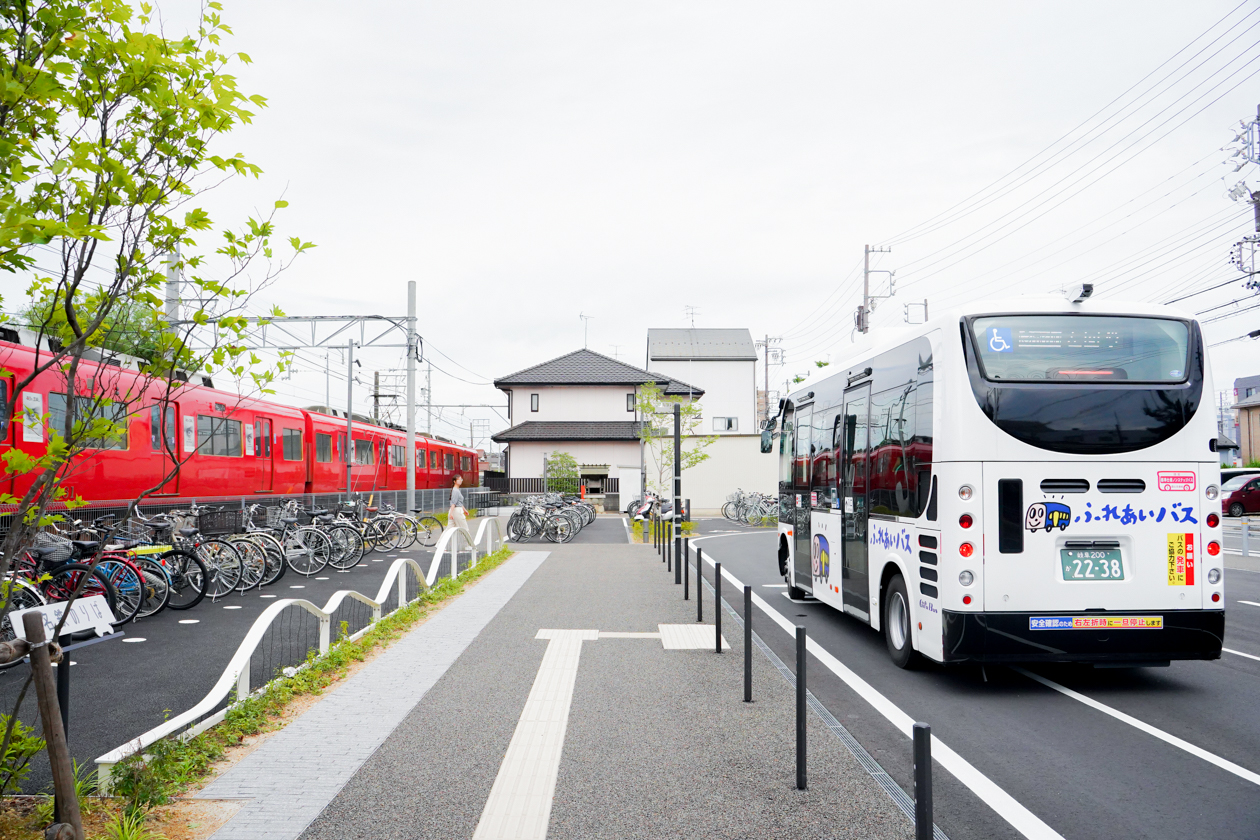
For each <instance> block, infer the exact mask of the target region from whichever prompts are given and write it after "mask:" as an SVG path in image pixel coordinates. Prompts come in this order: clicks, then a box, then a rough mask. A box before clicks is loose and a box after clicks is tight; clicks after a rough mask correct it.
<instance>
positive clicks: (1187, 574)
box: [1168, 534, 1194, 586]
mask: <svg viewBox="0 0 1260 840" xmlns="http://www.w3.org/2000/svg"><path fill="white" fill-rule="evenodd" d="M1168 585H1169V586H1194V534H1169V535H1168Z"/></svg>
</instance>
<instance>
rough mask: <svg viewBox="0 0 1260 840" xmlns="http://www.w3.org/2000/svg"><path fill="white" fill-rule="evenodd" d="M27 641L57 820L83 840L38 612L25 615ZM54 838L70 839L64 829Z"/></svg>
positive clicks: (76, 839) (65, 665)
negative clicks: (42, 726)
mask: <svg viewBox="0 0 1260 840" xmlns="http://www.w3.org/2000/svg"><path fill="white" fill-rule="evenodd" d="M22 624H23V626H24V627H25V628H26V640H27V641H28V642H29V643H30V645H31V673H32V674H33V675H34V677H35V696H36V698H38V700H39V717H40V720H41V722H42V723H43V725H44V741H45V742H46V743H47V745H48V746H47V749H48V764H49V765H50V766H51V768H52V777H53V794H54V795H55V796H56V803H57V819H58V820H59V821H60V822H62V823H64V824H68V825H69V827H70V829H71V830H72V831H73V832H74V833H73V834H72V835H69V836H71V837H73V838H74V840H83V818H82V817H81V816H80V815H79V799H78V797H77V796H75V794H74V770H73V768H72V767H71V765H70V749H69V747H68V746H67V745H66V731H65V729H64V728H62V725H61V709H60V707H59V706H58V704H57V686H56V684H55V683H54V682H53V673H52V660H51V658H50V656H49V646H48V645H46V644H44V641H45V639H44V617H43V616H42V615H40V614H39V613H38V612H28V613H27V614H26V615H24V616H22ZM61 662H62V664H61V665H60V666H59V667H61V668H69V667H70V657H68V656H65V655H64V654H63V655H62V657H61ZM54 836H57V837H62V836H67V835H66V833H65V831H64V830H63V831H62V832H61V834H55V835H54Z"/></svg>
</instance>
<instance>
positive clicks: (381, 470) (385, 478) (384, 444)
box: [376, 440, 392, 490]
mask: <svg viewBox="0 0 1260 840" xmlns="http://www.w3.org/2000/svg"><path fill="white" fill-rule="evenodd" d="M377 449H378V450H379V451H380V457H379V458H377V459H376V489H377V490H386V489H388V488H389V468H390V467H391V466H392V465H391V464H390V457H389V456H390V455H391V454H392V452H391V450H390V446H389V441H388V440H382V441H380V442H378V443H377Z"/></svg>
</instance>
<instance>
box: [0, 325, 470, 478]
mask: <svg viewBox="0 0 1260 840" xmlns="http://www.w3.org/2000/svg"><path fill="white" fill-rule="evenodd" d="M35 364H36V353H35V350H34V349H33V348H31V347H26V346H23V345H22V344H18V343H14V342H9V341H0V369H3V370H4V371H7V372H8V373H9V374H11V377H6V378H4V379H0V456H2V455H3V454H4V453H5V452H8V451H10V450H17V451H20V452H23V453H26V454H28V455H31V456H40V455H43V454H44V452H45V451H46V447H47V439H46V438H47V431H46V429H45V426H44V421H43V418H45V417H47V418H48V421H49V422H50V423H52V424H53V426H54V427H59V426H60V424H62V423H64V419H65V412H66V411H67V407H68V406H69V407H70V410H74V407H73V405H72V403H73V400H70V399H68V398H67V391H68V390H71V389H67V387H66V382H65V376H64V374H63V373H62V372H61V371H60V370H59V369H57V370H50V371H46V372H44V373H42V374H40V375H39V376H38V377H37V378H36V379H35V381H34V382H33V383H32V384H31V385H30V386H28V387H27V388H26V389H25V390H24V391H23V392H22V394H21V395H19V397H18V398H17V399H16V400H15V399H14V397H13V394H12V388H13V383H14V381H15V379H23V378H25V377H26V376H27V375H28V374H29V373H30V372H31V371H32V370H33V369H34V367H35ZM78 376H79V382H80V383H81V385H80V391H81V393H85V394H86V393H90V394H94V395H98V396H99V395H100V394H102V393H104V394H105V395H107V396H113V397H115V399H114V400H112V401H111V400H104V401H98V408H97V410H98V411H99V412H102V413H105V414H108V415H109V416H110V419H112V420H113V421H114V422H116V423H123V424H124V425H125V426H126V431H125V432H124V433H123V434H121V435H119V436H117V437H115V438H112V439H108V440H105V439H103V440H101V441H99V442H98V443H99V445H98V446H92V447H90V448H88V449H87V450H86V451H84V452H83V453H82V454H80V455H78V456H76V457H75V459H74V461H73V463H72V465H71V467H70V469H69V470H68V472H67V474H66V477H65V480H64V482H63V486H64V487H65V489H66V490H67V492H68V494H69V495H70V497H72V498H73V497H79V498H83V499H85V500H88V501H113V500H123V499H131V498H135V497H136V496H138V495H140V494H141V493H145V492H151V493H152V496H153V497H154V498H162V499H174V498H197V499H213V498H224V497H239V496H254V495H268V494H270V495H294V494H298V493H303V492H306V493H337V492H345V490H346V477H345V476H346V469H345V467H346V458H347V456H348V454H351V453H352V458H353V461H352V469H351V488H352V489H353V490H354V491H356V492H371V491H377V490H404V489H406V486H407V469H406V457H405V456H406V435H405V434H404V433H403V432H400V431H398V430H397V429H390V428H385V427H381V426H376V425H371V424H363V423H355V424H354V426H353V442H352V444H351V445H350V446H347V442H346V433H345V420H344V419H341V418H336V417H330V416H328V415H326V414H319V413H317V412H311V411H306V410H304V409H298V408H293V407H291V406H286V405H281V404H279V403H274V402H270V401H267V400H261V399H256V398H251V397H241V396H240V395H238V394H233V393H230V392H227V391H221V390H217V389H215V388H213V387H212V386H210V385H209V384H204V383H203V384H195V383H193V382H188V383H180V384H179V386H178V387H177V388H175V389H171V390H170V391H169V393H168V388H167V387H166V383H165V382H164V381H161V380H154V379H153V378H152V377H149V376H145V375H143V374H141V373H140V372H139V371H138V370H136V369H134V368H133V367H129V366H123V365H121V364H112V363H111V364H103V365H101V364H96V363H94V362H88V361H84V362H82V363H81V365H80V369H79V373H78ZM124 412H125V414H124ZM416 452H417V457H416V487H417V488H433V487H449V486H450V485H451V480H452V479H453V478H454V475H455V474H456V472H459V473H460V474H462V475H464V481H465V484H466V485H467V486H473V485H475V484H476V483H477V475H478V463H477V453H476V452H475V451H474V450H471V449H467V448H465V447H461V446H457V445H455V444H450V443H446V442H443V441H437V440H434V439H432V438H428V437H424V436H421V437H418V438H417V441H416ZM176 462H181V463H182V465H181V467H180V469H179V470H178V471H176V473H175V475H174V476H173V477H172V478H170V479H169V480H168V481H166V482H165V483H164V484H163V483H162V480H163V477H164V476H165V475H166V474H167V473H169V472H171V468H172V466H174V464H175V463H176ZM30 481H31V478H30V477H28V476H17V477H13V476H5V477H4V478H3V479H0V490H4V491H7V492H10V493H14V494H16V495H21V494H22V493H24V492H25V491H26V490H27V489H29V486H30ZM154 488H156V490H155V489H154Z"/></svg>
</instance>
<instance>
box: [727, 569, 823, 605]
mask: <svg viewBox="0 0 1260 840" xmlns="http://www.w3.org/2000/svg"><path fill="white" fill-rule="evenodd" d="M722 577H726V569H723V570H722ZM783 586H784V588H786V587H787V584H786V583H785V584H783ZM779 594H780V595H782V596H783V597H784V598H787V599H788V600H789V601H791V602H792V603H793V604H817V603H818V601H817V600H810V601H805V600H801V599H797V598H793V597H792V596H791V595H789V594H787V593H786V592H780V593H779Z"/></svg>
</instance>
